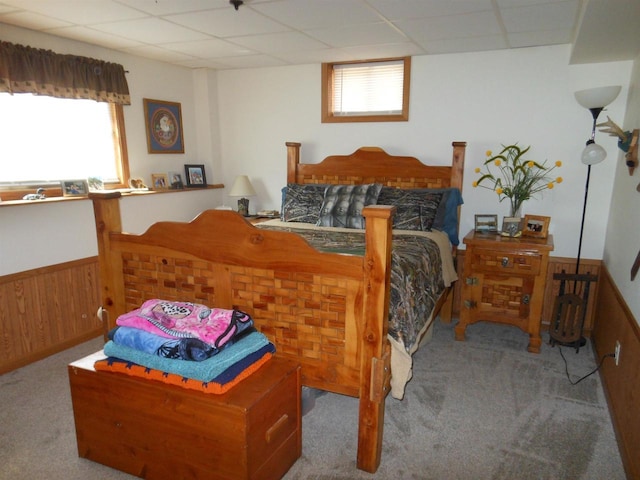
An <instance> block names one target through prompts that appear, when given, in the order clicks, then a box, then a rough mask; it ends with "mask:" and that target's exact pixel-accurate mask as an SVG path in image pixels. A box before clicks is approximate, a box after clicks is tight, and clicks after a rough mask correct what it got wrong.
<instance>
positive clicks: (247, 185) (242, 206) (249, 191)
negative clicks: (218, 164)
mask: <svg viewBox="0 0 640 480" xmlns="http://www.w3.org/2000/svg"><path fill="white" fill-rule="evenodd" d="M255 194H256V191H255V189H254V188H253V185H251V182H250V181H249V177H248V176H247V175H238V176H237V177H236V179H235V180H234V182H233V185H232V187H231V190H230V191H229V196H230V197H242V198H240V199H239V200H238V213H239V214H240V215H244V216H245V217H246V216H248V215H249V199H248V198H246V197H250V196H252V195H255Z"/></svg>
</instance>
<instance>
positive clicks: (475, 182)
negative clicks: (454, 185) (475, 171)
mask: <svg viewBox="0 0 640 480" xmlns="http://www.w3.org/2000/svg"><path fill="white" fill-rule="evenodd" d="M477 186H478V181H477V180H474V182H473V188H475V187H477Z"/></svg>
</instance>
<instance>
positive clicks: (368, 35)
mask: <svg viewBox="0 0 640 480" xmlns="http://www.w3.org/2000/svg"><path fill="white" fill-rule="evenodd" d="M307 33H308V34H309V35H312V36H313V37H314V38H317V39H318V40H320V41H321V42H324V43H326V44H327V45H331V46H332V47H355V46H358V45H366V44H373V45H376V44H384V43H401V42H407V41H408V39H407V37H405V36H404V35H403V34H402V33H401V32H399V31H398V30H397V29H395V28H393V27H392V26H391V25H389V24H387V23H368V24H359V25H349V26H348V27H335V28H319V29H313V30H308V31H307Z"/></svg>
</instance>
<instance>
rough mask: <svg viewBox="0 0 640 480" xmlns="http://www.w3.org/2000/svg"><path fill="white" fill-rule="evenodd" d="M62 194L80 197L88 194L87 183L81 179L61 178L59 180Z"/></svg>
mask: <svg viewBox="0 0 640 480" xmlns="http://www.w3.org/2000/svg"><path fill="white" fill-rule="evenodd" d="M60 187H61V188H62V195H63V196H65V197H82V196H86V195H89V183H88V182H87V181H86V180H84V179H82V180H62V181H61V182H60Z"/></svg>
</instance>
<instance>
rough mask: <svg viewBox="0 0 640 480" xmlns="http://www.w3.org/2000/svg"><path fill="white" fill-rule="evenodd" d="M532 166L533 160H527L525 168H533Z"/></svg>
mask: <svg viewBox="0 0 640 480" xmlns="http://www.w3.org/2000/svg"><path fill="white" fill-rule="evenodd" d="M534 165H535V163H533V160H529V161H528V162H527V167H529V168H533V166H534Z"/></svg>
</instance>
